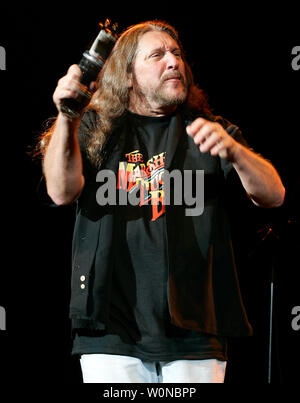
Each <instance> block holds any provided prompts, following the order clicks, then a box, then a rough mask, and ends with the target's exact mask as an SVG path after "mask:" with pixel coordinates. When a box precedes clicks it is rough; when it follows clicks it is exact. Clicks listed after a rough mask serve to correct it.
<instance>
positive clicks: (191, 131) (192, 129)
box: [186, 118, 208, 136]
mask: <svg viewBox="0 0 300 403" xmlns="http://www.w3.org/2000/svg"><path fill="white" fill-rule="evenodd" d="M207 122H208V121H207V120H206V119H203V118H197V119H196V120H194V121H193V122H192V123H191V124H190V125H188V126H187V127H186V132H187V134H188V135H189V136H194V135H195V134H196V133H197V132H198V131H199V130H200V129H201V127H202V126H204V125H205V123H207Z"/></svg>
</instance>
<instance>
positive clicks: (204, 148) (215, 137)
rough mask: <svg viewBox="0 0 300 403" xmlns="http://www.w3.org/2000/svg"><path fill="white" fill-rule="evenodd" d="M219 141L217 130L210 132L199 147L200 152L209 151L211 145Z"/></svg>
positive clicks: (213, 145)
mask: <svg viewBox="0 0 300 403" xmlns="http://www.w3.org/2000/svg"><path fill="white" fill-rule="evenodd" d="M220 141H221V138H220V135H219V133H217V132H212V133H211V134H210V136H209V137H207V138H206V140H205V141H204V143H202V144H201V145H200V147H199V149H200V151H201V152H202V153H206V152H208V151H210V150H211V149H212V148H213V147H215V146H216V145H218V143H219V142H220Z"/></svg>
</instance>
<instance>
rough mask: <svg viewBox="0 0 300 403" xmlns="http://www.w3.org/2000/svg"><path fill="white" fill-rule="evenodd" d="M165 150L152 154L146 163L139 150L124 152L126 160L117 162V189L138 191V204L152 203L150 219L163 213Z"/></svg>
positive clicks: (130, 191)
mask: <svg viewBox="0 0 300 403" xmlns="http://www.w3.org/2000/svg"><path fill="white" fill-rule="evenodd" d="M165 157H166V152H162V153H160V154H157V155H153V157H152V158H150V159H149V160H148V161H147V162H146V163H145V162H144V156H143V154H141V153H140V150H135V151H132V152H130V153H128V154H125V158H126V161H120V162H119V170H118V181H117V189H123V190H126V191H127V193H132V192H139V194H140V202H139V204H138V205H139V206H144V205H149V204H151V205H152V219H151V221H155V220H156V219H157V218H158V217H160V216H161V215H163V214H164V212H165V204H164V190H163V172H164V166H165Z"/></svg>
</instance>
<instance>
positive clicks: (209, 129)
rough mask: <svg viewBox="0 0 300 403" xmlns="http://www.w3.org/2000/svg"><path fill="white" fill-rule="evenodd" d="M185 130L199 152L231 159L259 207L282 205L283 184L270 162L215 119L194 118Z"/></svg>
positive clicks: (250, 195)
mask: <svg viewBox="0 0 300 403" xmlns="http://www.w3.org/2000/svg"><path fill="white" fill-rule="evenodd" d="M187 133H188V135H189V136H191V137H193V139H194V142H195V144H196V145H197V146H198V147H199V150H200V151H201V152H210V153H211V155H213V156H217V155H219V156H220V157H221V158H226V159H227V160H229V161H230V162H231V163H232V165H233V167H234V169H235V170H236V172H237V174H238V176H239V178H240V180H241V182H242V185H243V187H244V189H245V190H246V192H247V194H248V195H249V197H250V198H251V200H252V201H253V203H254V204H256V205H258V206H260V207H279V206H281V205H282V203H283V201H284V197H285V188H284V186H283V184H282V181H281V179H280V176H279V174H278V172H277V171H276V169H275V168H274V166H273V165H272V164H271V163H270V162H269V161H267V160H265V159H264V158H262V157H261V156H260V155H258V154H256V153H254V152H253V151H251V150H250V149H248V148H247V147H245V146H243V145H242V144H240V143H239V142H237V141H236V140H235V139H234V138H233V137H232V136H230V135H229V134H228V133H227V132H226V130H225V129H224V128H223V127H222V126H221V125H220V124H219V123H216V122H211V121H208V120H206V119H203V118H198V119H196V120H194V122H192V123H191V124H190V125H189V126H188V127H187Z"/></svg>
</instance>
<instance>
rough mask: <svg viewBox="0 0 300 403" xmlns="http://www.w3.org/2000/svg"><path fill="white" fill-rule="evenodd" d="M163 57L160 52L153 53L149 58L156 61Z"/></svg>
mask: <svg viewBox="0 0 300 403" xmlns="http://www.w3.org/2000/svg"><path fill="white" fill-rule="evenodd" d="M162 56H163V53H162V52H153V53H152V54H151V55H150V57H151V58H154V59H158V58H160V57H162Z"/></svg>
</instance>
